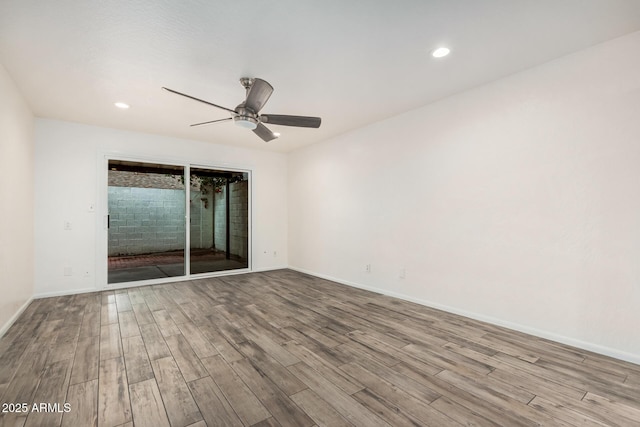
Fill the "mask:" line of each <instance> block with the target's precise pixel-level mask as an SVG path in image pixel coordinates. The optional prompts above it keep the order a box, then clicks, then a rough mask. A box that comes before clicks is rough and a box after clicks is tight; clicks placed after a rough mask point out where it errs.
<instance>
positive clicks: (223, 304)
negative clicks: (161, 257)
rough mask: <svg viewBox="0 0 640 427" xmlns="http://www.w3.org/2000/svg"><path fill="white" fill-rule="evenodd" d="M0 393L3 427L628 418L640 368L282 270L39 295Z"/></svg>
mask: <svg viewBox="0 0 640 427" xmlns="http://www.w3.org/2000/svg"><path fill="white" fill-rule="evenodd" d="M0 403H2V404H3V409H5V410H7V409H11V408H9V407H7V406H5V405H10V404H22V403H25V404H27V406H28V409H27V411H26V412H16V411H15V410H13V409H12V410H10V411H8V412H4V413H1V414H0V426H11V427H14V426H81V427H85V426H86V427H90V426H97V427H115V426H128V427H130V426H139V427H140V426H147V425H150V426H158V427H160V426H170V427H183V426H194V427H204V426H217V425H230V426H366V427H370V426H538V425H544V426H581V427H582V426H603V425H604V426H632V425H640V366H638V365H634V364H630V363H625V362H622V361H619V360H615V359H611V358H608V357H605V356H601V355H597V354H593V353H589V352H587V351H583V350H579V349H576V348H571V347H568V346H564V345H561V344H558V343H554V342H551V341H547V340H544V339H540V338H536V337H532V336H528V335H526V334H522V333H518V332H514V331H510V330H507V329H504V328H499V327H496V326H492V325H489V324H485V323H482V322H477V321H473V320H470V319H467V318H463V317H460V316H455V315H452V314H448V313H444V312H441V311H438V310H433V309H430V308H427V307H423V306H420V305H417V304H413V303H409V302H405V301H401V300H397V299H394V298H390V297H386V296H382V295H378V294H374V293H371V292H366V291H362V290H359V289H354V288H349V287H346V286H342V285H339V284H336V283H332V282H329V281H326V280H322V279H318V278H315V277H311V276H307V275H304V274H300V273H297V272H293V271H290V270H278V271H272V272H265V273H252V274H245V275H236V276H226V277H221V278H213V279H202V280H197V281H192V282H181V283H171V284H163V285H156V286H147V287H138V288H130V289H126V290H116V291H105V292H98V293H92V294H80V295H72V296H65V297H57V298H47V299H39V300H35V301H33V302H32V303H31V304H30V305H29V307H28V308H27V309H26V311H25V312H24V313H23V314H22V316H21V317H20V318H19V319H18V321H17V322H16V323H15V324H14V325H13V326H12V327H11V328H10V329H9V331H7V333H6V334H5V336H4V337H3V338H2V339H0ZM41 403H45V404H47V403H48V404H50V405H49V406H48V407H47V406H46V405H45V407H41V406H40V404H41ZM34 404H38V406H37V407H36V408H37V409H41V408H43V409H42V410H39V411H35V410H33V405H34ZM56 404H57V405H56ZM64 404H68V405H69V407H70V411H65V410H64Z"/></svg>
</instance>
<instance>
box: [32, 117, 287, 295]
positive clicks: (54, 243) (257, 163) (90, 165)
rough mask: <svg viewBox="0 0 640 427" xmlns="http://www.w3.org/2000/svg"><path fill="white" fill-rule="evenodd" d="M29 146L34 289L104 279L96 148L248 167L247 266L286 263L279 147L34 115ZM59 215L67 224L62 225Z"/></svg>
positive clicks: (90, 284) (89, 286)
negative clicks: (221, 142) (31, 148)
mask: <svg viewBox="0 0 640 427" xmlns="http://www.w3.org/2000/svg"><path fill="white" fill-rule="evenodd" d="M35 150H36V155H35V165H36V173H35V197H36V201H35V232H36V251H35V261H36V268H35V293H36V295H37V296H43V295H57V294H65V293H73V292H79V291H87V290H98V289H102V288H103V287H104V285H105V284H106V243H105V242H106V240H104V239H105V236H106V231H105V230H104V228H103V227H97V224H100V223H101V221H102V219H103V214H106V205H105V204H104V203H103V202H105V201H106V200H104V199H106V186H107V181H106V164H104V155H103V153H116V154H117V155H119V156H134V157H145V158H149V159H153V158H156V159H159V160H169V161H170V160H175V161H187V162H188V161H193V162H196V163H200V164H209V165H213V166H227V167H230V168H234V167H235V168H244V169H250V170H252V179H253V194H252V203H253V211H252V214H253V228H252V242H253V248H252V249H253V252H252V262H253V269H254V270H266V269H273V268H283V267H286V265H287V195H286V191H287V188H286V187H287V184H286V177H287V171H286V168H287V164H286V156H285V155H284V154H280V153H272V152H268V151H258V150H249V149H244V148H235V147H232V146H224V145H216V144H211V143H205V142H199V141H191V140H184V139H177V138H170V137H163V136H158V135H150V134H143V133H136V132H128V131H120V130H115V129H107V128H99V127H94V126H88V125H80V124H75V123H69V122H62V121H56V120H48V119H36V127H35ZM103 187H104V188H103ZM103 193H104V194H103ZM92 205H94V206H95V207H96V210H95V212H90V206H92ZM65 221H69V222H71V225H72V229H71V230H64V223H65ZM274 251H275V252H277V256H274V255H273V253H274ZM65 267H71V269H72V276H65V275H64V269H65ZM86 272H88V276H89V277H85V273H86Z"/></svg>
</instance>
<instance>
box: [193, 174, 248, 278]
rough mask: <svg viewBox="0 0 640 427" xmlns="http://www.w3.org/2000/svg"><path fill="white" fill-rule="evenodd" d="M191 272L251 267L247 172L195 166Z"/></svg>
mask: <svg viewBox="0 0 640 427" xmlns="http://www.w3.org/2000/svg"><path fill="white" fill-rule="evenodd" d="M190 181H191V197H190V200H189V205H190V211H191V221H190V241H191V243H190V257H189V259H190V271H191V274H198V273H209V272H214V271H224V270H236V269H241V268H248V267H249V180H248V174H247V173H246V172H232V171H224V170H217V169H204V168H191V179H190Z"/></svg>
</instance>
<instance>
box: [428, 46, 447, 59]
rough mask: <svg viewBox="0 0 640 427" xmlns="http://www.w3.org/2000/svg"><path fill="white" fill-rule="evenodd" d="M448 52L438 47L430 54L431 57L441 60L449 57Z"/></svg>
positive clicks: (444, 48)
mask: <svg viewBox="0 0 640 427" xmlns="http://www.w3.org/2000/svg"><path fill="white" fill-rule="evenodd" d="M450 52H451V50H450V49H448V48H446V47H439V48H437V49H435V50H434V51H433V52H431V56H433V57H434V58H442V57H444V56H447V55H449V53H450Z"/></svg>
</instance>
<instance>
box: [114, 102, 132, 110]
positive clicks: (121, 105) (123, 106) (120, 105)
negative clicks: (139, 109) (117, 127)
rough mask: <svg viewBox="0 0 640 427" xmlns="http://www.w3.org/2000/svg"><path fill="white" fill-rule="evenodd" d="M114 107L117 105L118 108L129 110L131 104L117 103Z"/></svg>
mask: <svg viewBox="0 0 640 427" xmlns="http://www.w3.org/2000/svg"><path fill="white" fill-rule="evenodd" d="M113 105H115V106H116V107H118V108H122V109H123V110H126V109H127V108H129V104H125V103H124V102H116V103H115V104H113Z"/></svg>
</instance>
